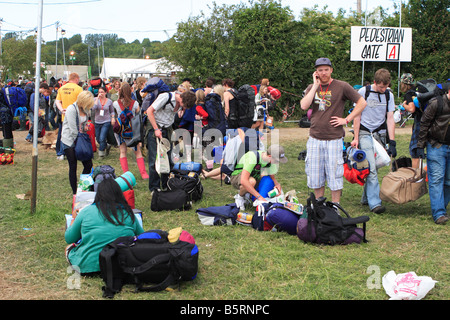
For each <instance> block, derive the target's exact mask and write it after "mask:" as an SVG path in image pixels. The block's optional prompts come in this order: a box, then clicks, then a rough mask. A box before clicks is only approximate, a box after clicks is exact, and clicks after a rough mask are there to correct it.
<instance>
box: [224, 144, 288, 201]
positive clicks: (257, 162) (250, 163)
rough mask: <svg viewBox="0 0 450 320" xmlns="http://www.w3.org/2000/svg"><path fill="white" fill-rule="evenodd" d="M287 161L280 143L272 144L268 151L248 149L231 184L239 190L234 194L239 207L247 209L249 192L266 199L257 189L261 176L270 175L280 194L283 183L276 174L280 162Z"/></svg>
mask: <svg viewBox="0 0 450 320" xmlns="http://www.w3.org/2000/svg"><path fill="white" fill-rule="evenodd" d="M287 161H288V159H287V158H286V155H285V153H284V148H283V147H282V146H280V145H271V146H270V147H269V148H268V149H267V151H248V152H247V153H246V154H244V155H243V156H242V157H241V159H240V160H239V161H238V163H237V164H236V166H235V168H234V171H233V173H232V174H231V179H230V182H231V185H232V186H233V187H235V188H236V189H238V190H239V193H238V194H237V195H235V196H234V198H235V202H236V205H237V207H239V209H240V210H245V200H246V197H245V196H246V194H247V193H248V194H249V196H250V197H251V196H254V197H255V198H256V200H260V201H266V199H265V198H264V197H262V196H261V195H260V194H259V192H258V191H257V190H256V189H255V186H256V184H257V182H258V181H259V179H260V178H261V176H267V175H268V176H270V178H271V179H272V181H273V182H274V184H275V188H277V190H278V194H280V193H281V185H280V183H279V182H278V181H277V180H276V179H275V174H276V173H277V172H278V165H279V163H286V162H287Z"/></svg>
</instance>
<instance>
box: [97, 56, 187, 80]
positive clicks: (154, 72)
mask: <svg viewBox="0 0 450 320" xmlns="http://www.w3.org/2000/svg"><path fill="white" fill-rule="evenodd" d="M179 71H181V69H180V68H178V67H174V66H171V65H170V64H169V63H168V62H167V60H166V59H164V58H161V59H121V58H105V59H104V61H103V66H102V72H101V73H100V77H101V78H103V79H104V78H106V79H113V78H118V79H122V81H127V82H132V81H133V80H134V79H136V78H137V77H140V76H143V77H146V78H148V79H149V78H151V77H156V76H157V77H160V78H161V79H163V80H164V81H167V82H168V83H172V82H175V77H176V74H177V72H179Z"/></svg>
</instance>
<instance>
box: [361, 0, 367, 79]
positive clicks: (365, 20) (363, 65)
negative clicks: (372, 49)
mask: <svg viewBox="0 0 450 320" xmlns="http://www.w3.org/2000/svg"><path fill="white" fill-rule="evenodd" d="M364 26H365V27H367V0H366V10H364ZM365 62H366V61H365V60H363V63H362V76H361V85H362V86H364V68H365Z"/></svg>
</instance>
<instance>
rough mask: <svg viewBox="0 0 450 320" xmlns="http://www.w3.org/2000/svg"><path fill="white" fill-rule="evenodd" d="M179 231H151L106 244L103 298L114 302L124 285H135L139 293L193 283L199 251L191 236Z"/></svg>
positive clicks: (101, 258)
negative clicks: (188, 282)
mask: <svg viewBox="0 0 450 320" xmlns="http://www.w3.org/2000/svg"><path fill="white" fill-rule="evenodd" d="M180 231H181V228H177V229H174V230H171V231H169V232H166V231H162V230H150V231H147V232H144V233H142V234H140V235H139V236H131V237H120V238H118V239H116V240H115V241H113V242H111V243H109V244H107V245H106V246H105V247H104V248H103V250H102V251H101V252H100V254H99V262H100V273H101V277H102V279H103V281H104V283H105V286H104V287H103V288H102V290H103V297H107V298H113V297H114V295H115V294H116V293H118V292H120V291H121V289H122V287H123V285H124V284H134V285H136V291H150V292H156V291H161V290H165V289H166V288H168V287H169V286H172V285H177V284H179V283H180V282H181V281H191V280H194V279H195V278H196V276H197V272H198V255H199V251H198V247H197V245H196V244H195V240H194V238H193V237H192V236H191V235H190V234H189V233H188V232H186V231H181V232H180ZM146 284H151V285H150V286H145V285H146Z"/></svg>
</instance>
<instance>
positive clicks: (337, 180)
mask: <svg viewBox="0 0 450 320" xmlns="http://www.w3.org/2000/svg"><path fill="white" fill-rule="evenodd" d="M314 67H315V70H314V72H313V74H312V84H310V85H309V86H308V87H307V88H306V90H305V92H304V96H303V98H302V100H301V108H302V110H304V111H308V110H309V111H310V112H309V115H310V123H311V125H310V130H309V139H308V141H307V157H306V159H305V160H306V161H305V171H306V174H307V185H308V187H309V188H311V189H313V190H314V193H315V196H316V197H317V198H318V197H321V196H323V195H324V193H325V186H328V188H329V189H330V191H331V198H332V201H333V202H336V203H339V202H340V198H341V194H342V190H343V170H344V169H343V161H344V160H343V148H342V145H343V139H344V137H345V131H344V129H343V127H344V126H346V125H348V124H349V123H350V122H353V127H354V128H353V129H354V130H353V131H354V139H353V141H352V142H351V146H352V147H354V148H359V149H361V150H363V151H364V152H365V153H366V156H367V160H368V162H369V167H370V173H369V175H368V177H367V179H366V182H365V185H364V191H363V194H362V197H361V203H362V204H363V205H368V207H369V209H370V211H372V212H374V213H383V212H384V211H385V210H386V208H385V207H384V206H383V205H382V203H381V200H380V196H379V190H380V186H379V182H378V174H377V169H376V166H375V165H374V162H375V155H374V153H373V140H372V136H374V137H375V138H376V139H377V140H378V141H379V142H380V143H381V144H382V145H385V146H388V147H387V151H388V153H389V154H390V155H391V156H392V157H393V158H395V157H396V155H397V150H396V141H395V121H394V118H393V112H394V111H395V102H394V95H393V94H392V92H391V91H390V90H389V86H390V83H391V75H390V73H389V71H388V70H386V69H380V70H378V71H377V72H376V73H375V76H374V81H373V83H372V84H371V85H369V86H365V87H362V88H361V89H359V91H357V90H355V89H354V88H353V87H352V86H351V85H350V84H348V83H347V82H345V81H341V80H337V79H334V78H332V73H333V66H332V63H331V61H330V60H329V59H328V58H319V59H317V61H316V63H315V66H314ZM147 81H148V79H146V78H144V77H139V78H137V79H136V80H135V81H134V83H132V84H129V83H127V82H123V83H122V81H120V80H114V81H113V82H111V83H109V82H106V81H102V79H100V85H97V86H96V87H94V86H92V85H91V86H86V85H83V84H82V83H80V78H79V76H78V74H76V73H72V74H70V76H69V79H68V82H67V83H61V82H60V81H53V82H52V83H50V84H47V83H46V82H45V81H44V82H43V83H41V84H40V86H39V92H38V94H39V107H40V110H42V114H43V118H44V123H45V128H46V129H47V130H50V127H51V128H52V129H58V138H57V143H56V155H57V159H59V160H63V159H67V161H68V163H69V168H70V170H69V181H70V185H71V188H72V191H73V194H74V195H75V194H76V189H77V172H76V169H77V161H76V158H75V157H74V155H73V147H74V142H75V138H76V135H77V133H78V132H79V131H84V132H86V131H88V130H89V126H88V120H91V122H93V123H94V125H95V140H96V143H97V145H98V158H99V159H103V158H105V157H107V156H108V155H109V151H110V148H111V147H112V146H117V147H118V148H119V153H120V164H121V167H122V170H123V171H124V172H126V171H128V159H127V150H128V148H129V147H127V145H126V143H125V139H124V138H123V137H122V136H121V135H119V134H118V133H115V132H114V126H115V124H116V123H117V121H118V117H120V114H121V113H122V112H123V111H124V109H128V110H129V112H130V113H131V114H132V115H133V116H134V115H138V114H141V115H142V116H143V119H144V128H145V137H144V139H142V143H141V144H138V145H137V146H134V147H131V148H132V149H133V151H134V153H135V158H136V162H137V166H138V168H139V172H140V175H141V178H142V179H144V180H148V187H149V190H150V192H153V191H154V190H156V189H165V188H166V184H167V179H168V176H169V175H168V174H166V173H162V174H160V173H158V172H157V168H156V167H155V164H156V158H157V148H158V143H159V142H160V141H161V139H167V140H168V141H169V142H170V150H169V152H168V154H169V160H170V165H171V166H173V161H172V160H173V159H172V157H170V155H171V154H172V148H173V146H174V145H175V144H177V143H179V141H171V137H172V133H173V132H174V130H176V129H178V128H183V129H186V130H187V131H188V132H189V134H190V139H188V140H186V141H184V150H183V152H184V153H187V155H188V158H187V159H188V160H190V155H191V150H192V144H193V140H194V138H195V132H194V131H195V130H194V129H195V125H196V124H197V125H198V123H200V126H201V127H202V130H203V132H205V131H206V130H207V129H212V128H215V129H219V130H220V131H221V133H222V134H223V136H225V135H226V132H225V130H226V129H227V128H233V129H237V128H238V127H239V126H238V125H236V123H234V122H235V121H236V120H235V119H236V118H233V119H231V116H230V113H231V112H232V111H231V110H235V109H237V103H238V101H237V96H236V89H235V88H234V85H235V83H234V81H233V80H232V79H228V78H226V79H223V81H222V82H221V83H220V84H217V83H216V81H215V79H213V78H208V79H207V80H206V81H205V85H204V87H202V88H198V89H194V88H193V87H192V85H191V83H190V81H189V79H184V80H183V82H182V84H181V85H179V86H178V87H176V89H175V90H170V89H167V88H166V89H165V90H162V91H163V92H161V93H160V94H158V95H156V96H155V97H153V100H152V101H151V104H150V105H149V106H147V107H145V108H143V103H144V100H145V99H146V96H147V95H148V94H151V93H149V92H146V91H145V90H144V89H145V87H146V84H147ZM9 85H11V84H9ZM167 87H168V86H167ZM255 88H257V89H256V91H255V105H256V107H255V111H254V117H253V119H251V121H249V123H246V124H245V125H241V126H240V127H241V128H242V127H244V128H245V129H247V128H253V129H256V130H257V131H262V129H264V127H265V121H264V120H265V118H266V117H267V116H268V105H270V103H273V101H274V100H275V98H274V97H273V96H272V95H271V92H270V91H269V90H268V88H269V80H268V79H262V80H261V81H260V83H259V84H258V85H257V86H255ZM401 91H402V92H404V103H403V107H404V108H405V109H406V110H407V111H408V112H410V113H412V114H413V115H414V125H413V132H412V137H411V144H410V155H411V157H412V167H414V168H418V167H419V161H420V160H421V159H423V158H424V157H425V153H424V152H423V150H424V148H425V147H427V150H428V149H429V150H434V149H439V150H438V151H439V152H441V153H442V152H443V148H442V147H441V145H442V144H443V145H444V146H447V144H446V140H445V139H446V138H447V137H446V136H445V137H444V138H439V139H440V140H439V144H438V146H439V147H436V144H433V143H432V144H431V145H427V143H428V141H429V139H432V138H430V135H431V134H433V133H428V134H425V133H424V131H423V130H422V135H420V132H421V128H420V124H421V118H422V115H423V114H424V111H423V110H420V109H419V108H417V107H416V106H415V105H414V102H413V96H414V94H415V87H414V79H413V77H412V75H411V74H404V75H403V76H402V78H401ZM33 95H34V93H33ZM347 101H351V102H352V103H353V104H354V107H353V109H352V110H351V112H350V113H349V114H348V115H346V116H344V108H345V104H346V102H347ZM447 102H448V98H447V95H446V96H445V97H444V105H445V106H448V104H446V103H447ZM53 106H54V107H53ZM212 106H214V107H212ZM33 107H34V97H33V96H32V97H31V101H30V102H29V104H28V105H27V113H28V117H29V120H30V122H31V123H30V125H32V122H33V118H34V117H33V112H34V108H33ZM430 110H432V109H430ZM444 111H446V110H444ZM446 114H447V113H446V112H444V113H443V114H442V115H441V117H445V116H446ZM20 116H21V117H22V115H20ZM77 117H78V125H77V122H76V121H75V120H76V119H77ZM21 119H22V118H21ZM427 121H428V123H427V124H426V128H430V127H433V124H435V123H436V122H439V121H440V120H433V119H431V118H430V117H428V118H427ZM22 122H23V121H20V126H22ZM2 127H3V131H4V137H5V139H7V137H9V136H10V135H11V134H9V133H8V132H6V131H7V127H8V126H5V125H3V126H2ZM5 128H6V129H5ZM5 130H6V131H5ZM19 130H20V129H19ZM435 131H439V130H437V129H436V130H435ZM441 131H443V130H441ZM32 139H33V137H32V135H31V134H29V135H28V136H27V137H26V140H27V141H30V142H31V141H32ZM427 139H428V140H427ZM442 139H444V141H442ZM213 140H214V137H210V136H208V135H204V136H203V137H202V141H201V143H203V146H205V142H206V143H208V142H211V141H213ZM431 141H435V140H431ZM222 143H223V141H222ZM433 148H434V149H433ZM143 149H147V162H148V164H147V167H146V165H145V159H144V154H145V152H143ZM276 149H277V154H276V155H273V154H271V152H270V150H260V151H259V152H260V153H261V155H262V156H261V157H259V156H258V157H257V159H256V162H260V163H259V164H258V165H261V164H262V165H263V167H264V166H266V165H267V164H268V163H270V162H280V159H284V157H285V155H284V149H283V147H282V146H276ZM263 152H265V153H263ZM280 154H282V155H283V156H281V157H280ZM431 154H433V152H431V153H430V152H428V153H427V155H428V156H430V155H431ZM247 158H251V161H250V162H255V159H254V155H249V156H247V157H246V158H243V159H244V160H245V159H247ZM270 158H273V159H277V160H276V161H275V160H273V159H272V160H273V161H272V160H271V159H270ZM238 160H241V159H238ZM244 162H245V161H243V162H242V163H241V165H243V166H242V167H245V165H244ZM429 162H430V163H429V167H428V170H429V172H428V173H429V175H430V176H433V170H437V169H436V168H435V166H433V164H432V162H431V159H430V160H429ZM440 163H441V164H442V163H443V162H442V161H440ZM444 163H445V162H444ZM430 164H431V165H430ZM242 167H241V170H242ZM259 167H260V166H259ZM91 169H92V161H86V162H83V173H89V172H90V170H91ZM248 170H250V169H248ZM248 170H244V172H240V173H239V178H237V177H236V176H238V174H237V173H235V174H232V175H229V177H228V178H229V180H231V181H232V183H231V184H232V185H233V186H235V187H236V188H237V189H239V192H238V195H236V201H237V202H239V203H240V204H241V203H242V201H243V199H245V197H244V196H245V194H247V197H248V194H250V195H252V196H253V197H255V198H258V197H260V195H259V193H258V191H257V190H256V189H255V188H254V186H255V185H256V184H257V181H254V179H252V177H251V176H252V172H251V170H250V172H249V171H248ZM439 170H440V171H442V172H444V173H447V172H448V170H449V169H447V168H444V169H442V168H441V169H439ZM247 173H249V175H247ZM203 175H204V176H205V177H212V176H214V175H216V173H215V172H214V173H212V172H207V171H204V172H203ZM223 178H224V177H223V176H220V179H223ZM435 179H437V180H438V181H439V183H440V184H442V183H443V185H442V186H441V185H439V190H441V191H447V190H446V189H447V188H448V186H447V185H446V184H447V183H450V182H448V180H449V178H448V174H447V176H446V175H445V174H444V178H442V177H440V178H439V179H438V178H435ZM237 180H239V181H237ZM241 180H243V181H244V182H242V181H241ZM273 180H274V184H275V185H276V186H277V187H278V188H279V189H280V190H281V188H280V187H279V183H278V182H277V181H276V179H275V178H273ZM434 181H435V180H434ZM433 187H434V186H433ZM430 193H431V192H430ZM436 194H438V193H436V192H434V195H436ZM448 197H450V195H448ZM432 198H433V199H432V202H433V204H432V208H433V207H434V202H435V201H437V200H435V199H434V197H432ZM443 198H444V199H440V200H439V201H440V202H441V203H442V205H441V207H444V209H442V208H440V209H432V211H433V218H434V221H436V223H445V222H446V221H447V220H448V218H447V215H446V210H445V208H446V205H447V203H448V199H447V193H446V192H443ZM435 211H436V212H438V213H436V212H435Z"/></svg>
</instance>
